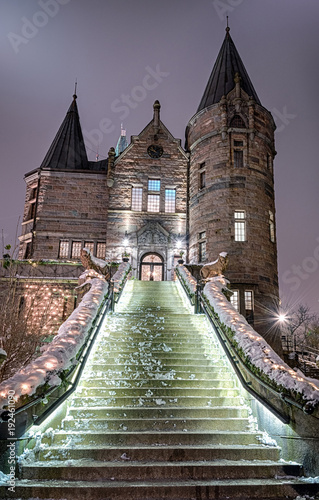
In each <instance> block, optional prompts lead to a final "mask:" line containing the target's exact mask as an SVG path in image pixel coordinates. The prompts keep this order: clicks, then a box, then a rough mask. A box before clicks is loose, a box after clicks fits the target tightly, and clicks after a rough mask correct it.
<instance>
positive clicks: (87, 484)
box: [15, 477, 319, 498]
mask: <svg viewBox="0 0 319 500" xmlns="http://www.w3.org/2000/svg"><path fill="white" fill-rule="evenodd" d="M75 482H76V486H77V487H79V488H94V489H98V488H103V487H104V488H114V487H115V488H123V487H128V488H134V487H137V488H145V487H147V488H149V487H150V488H156V487H165V486H166V487H168V488H171V487H172V486H173V487H174V486H175V487H183V486H184V487H185V486H186V487H189V486H199V485H200V486H223V487H225V486H226V487H227V486H235V487H247V486H253V487H255V486H281V485H289V486H295V485H298V486H299V485H300V486H301V485H303V486H305V487H307V486H308V487H309V486H314V487H316V488H317V491H319V490H318V488H319V486H318V484H311V483H308V482H307V481H305V480H303V479H302V478H300V479H294V478H291V477H288V478H285V477H284V478H274V479H268V478H267V479H265V478H262V479H227V480H223V479H220V480H218V479H214V480H210V481H207V480H201V479H198V480H195V479H185V480H184V481H169V482H167V481H165V480H164V481H158V480H157V481H145V480H142V481H141V483H140V482H139V481H138V480H137V481H131V480H130V481H128V482H125V481H79V480H75V481H67V480H58V479H56V480H47V481H34V480H30V479H27V480H17V481H16V483H15V486H16V488H17V487H19V486H20V487H21V486H24V487H25V486H27V487H41V488H48V489H49V488H52V487H54V486H56V487H61V486H64V487H66V488H74V485H75ZM296 494H297V493H296ZM240 498H243V497H240ZM256 498H258V497H256ZM294 498H295V497H294Z"/></svg>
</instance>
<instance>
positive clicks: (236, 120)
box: [230, 115, 246, 128]
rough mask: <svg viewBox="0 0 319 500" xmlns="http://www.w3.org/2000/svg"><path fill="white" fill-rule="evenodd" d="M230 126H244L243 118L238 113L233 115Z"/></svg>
mask: <svg viewBox="0 0 319 500" xmlns="http://www.w3.org/2000/svg"><path fill="white" fill-rule="evenodd" d="M230 126H231V127H233V128H246V125H245V122H244V120H243V119H242V117H241V116H239V115H235V116H234V118H233V119H232V121H231V122H230Z"/></svg>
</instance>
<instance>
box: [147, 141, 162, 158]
mask: <svg viewBox="0 0 319 500" xmlns="http://www.w3.org/2000/svg"><path fill="white" fill-rule="evenodd" d="M147 153H148V155H149V156H150V157H151V158H159V157H160V156H162V154H163V148H162V146H157V145H154V144H152V145H151V146H149V147H148V148H147Z"/></svg>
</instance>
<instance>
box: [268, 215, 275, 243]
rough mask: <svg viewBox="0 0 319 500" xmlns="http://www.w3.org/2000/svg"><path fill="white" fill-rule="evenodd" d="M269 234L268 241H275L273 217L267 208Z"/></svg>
mask: <svg viewBox="0 0 319 500" xmlns="http://www.w3.org/2000/svg"><path fill="white" fill-rule="evenodd" d="M269 236H270V241H271V242H272V243H275V219H274V214H273V212H272V211H271V210H269Z"/></svg>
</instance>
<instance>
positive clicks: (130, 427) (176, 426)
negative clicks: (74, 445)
mask: <svg viewBox="0 0 319 500" xmlns="http://www.w3.org/2000/svg"><path fill="white" fill-rule="evenodd" d="M124 427H125V430H127V431H129V432H131V431H132V432H133V431H134V432H139V431H146V430H147V429H152V430H153V431H172V432H189V431H199V430H202V431H210V430H226V431H245V430H246V429H247V419H246V418H227V419H225V418H206V419H205V418H192V419H187V418H155V416H154V417H153V418H149V419H148V418H145V417H143V418H127V417H124V418H119V419H116V418H113V419H111V418H108V419H107V421H106V420H105V419H103V418H101V419H97V418H94V419H92V418H90V419H87V420H86V421H83V419H82V418H81V419H72V420H66V421H65V422H64V424H63V428H64V430H65V431H68V430H77V429H78V430H80V429H85V430H87V431H91V430H99V431H100V430H107V431H113V430H114V431H121V430H122V429H123V428H124Z"/></svg>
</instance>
